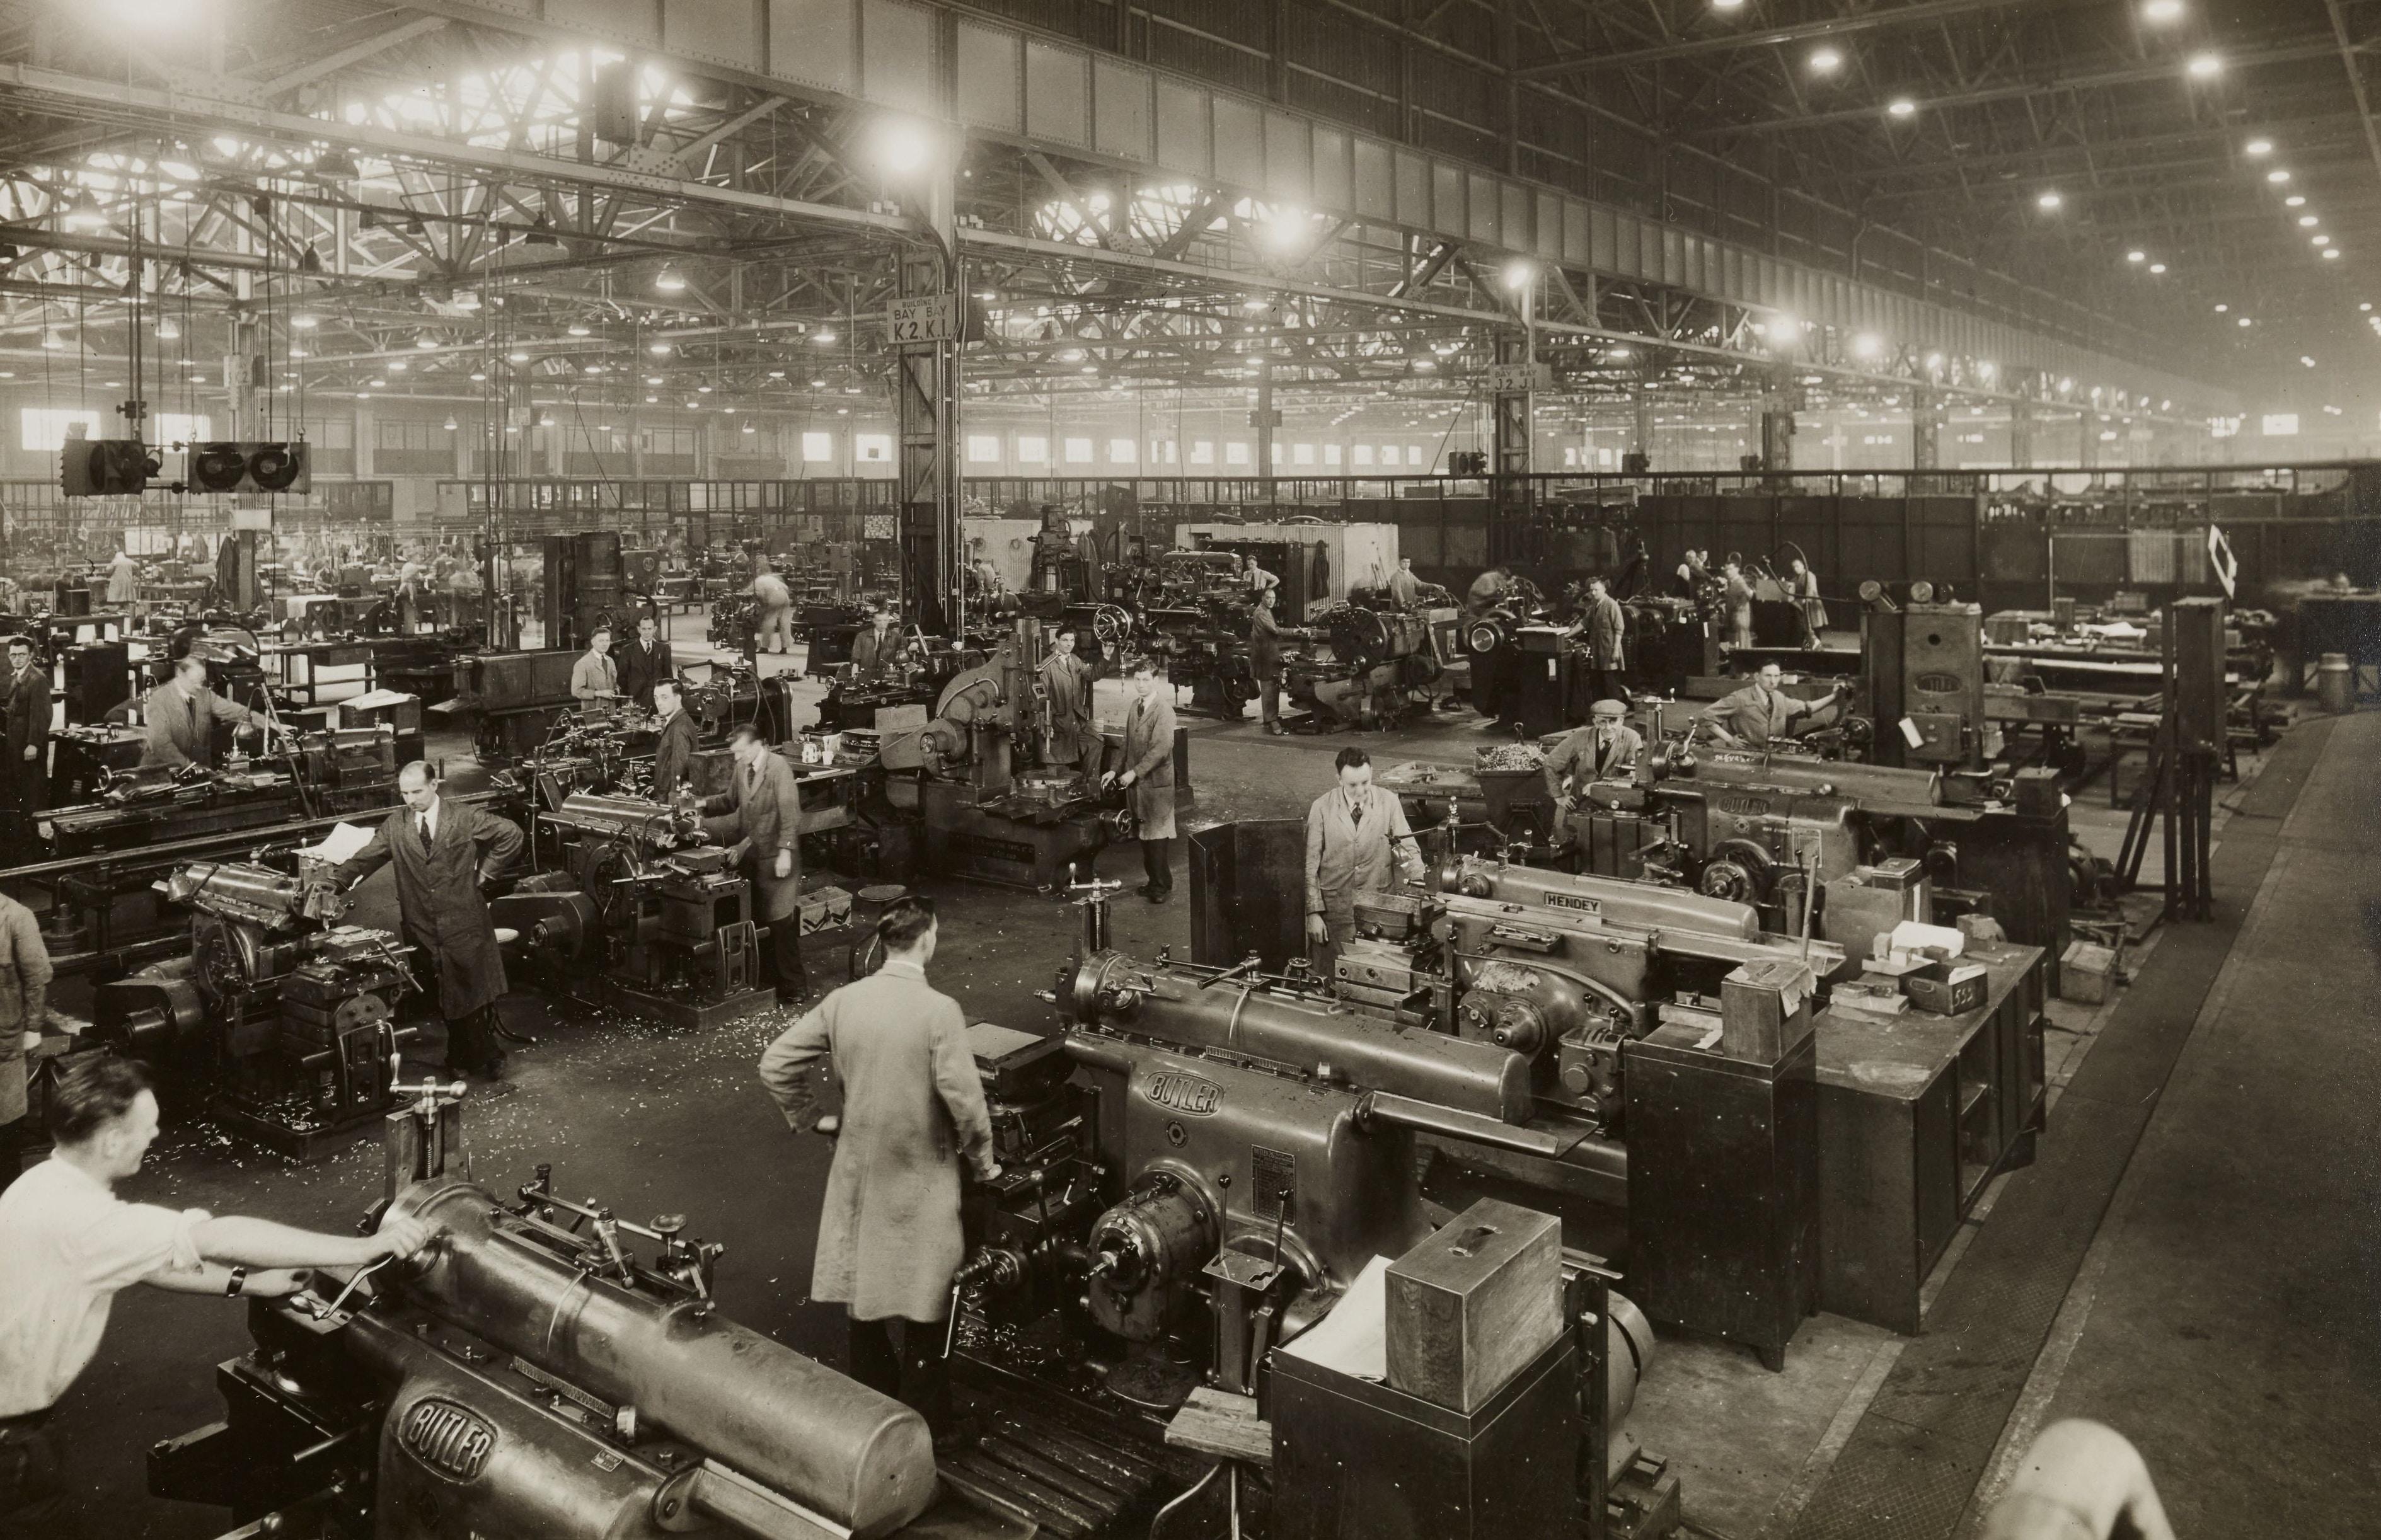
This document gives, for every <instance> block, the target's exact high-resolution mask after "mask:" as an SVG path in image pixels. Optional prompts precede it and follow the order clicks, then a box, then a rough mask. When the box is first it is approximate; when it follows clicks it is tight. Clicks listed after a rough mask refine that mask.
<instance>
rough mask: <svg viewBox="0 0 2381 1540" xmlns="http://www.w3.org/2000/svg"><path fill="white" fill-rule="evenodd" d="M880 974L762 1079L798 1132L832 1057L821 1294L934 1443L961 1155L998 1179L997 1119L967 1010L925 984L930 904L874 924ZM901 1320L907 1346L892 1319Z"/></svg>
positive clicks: (869, 1369) (785, 1049)
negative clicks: (987, 1099)
mask: <svg viewBox="0 0 2381 1540" xmlns="http://www.w3.org/2000/svg"><path fill="white" fill-rule="evenodd" d="M876 935H877V939H878V940H879V941H881V942H882V943H883V944H884V948H885V965H884V967H883V968H881V969H880V970H878V971H877V972H874V973H873V974H871V975H869V976H868V977H866V978H864V979H860V980H856V981H855V982H853V983H851V984H845V985H844V986H843V987H842V988H840V989H837V990H835V991H834V992H833V993H831V994H829V995H828V996H827V997H826V998H825V999H824V1000H821V1001H820V1002H819V1003H818V1004H817V1005H816V1006H813V1007H812V1008H811V1009H810V1011H809V1012H808V1013H807V1014H805V1015H804V1016H803V1017H802V1019H801V1020H800V1021H797V1022H795V1023H794V1024H793V1026H792V1027H790V1028H788V1030H787V1032H786V1033H785V1034H784V1035H783V1036H781V1037H779V1038H778V1039H777V1040H776V1041H775V1042H774V1043H772V1044H770V1045H769V1046H768V1049H767V1050H766V1051H765V1052H764V1053H763V1054H762V1056H761V1083H762V1084H763V1085H765V1086H767V1087H768V1089H769V1094H770V1095H771V1096H772V1097H774V1098H775V1100H776V1103H777V1106H778V1107H779V1108H780V1109H782V1110H783V1111H784V1113H785V1115H786V1122H787V1124H788V1126H789V1127H791V1128H792V1129H793V1130H794V1131H796V1132H801V1131H805V1126H806V1125H807V1124H809V1122H810V1113H811V1110H812V1105H813V1094H812V1083H811V1078H810V1074H809V1067H810V1065H812V1063H813V1062H815V1061H816V1060H818V1059H819V1058H821V1057H824V1058H825V1059H826V1060H827V1062H828V1065H829V1067H830V1069H831V1070H832V1072H833V1074H834V1076H835V1078H836V1082H837V1083H838V1084H839V1085H840V1087H841V1089H842V1094H843V1110H842V1112H841V1114H840V1115H839V1116H837V1117H834V1118H821V1119H819V1121H818V1123H817V1124H816V1125H815V1126H816V1127H817V1128H818V1129H819V1131H821V1132H824V1133H830V1134H833V1135H834V1136H835V1140H836V1146H835V1161H834V1164H833V1165H831V1166H830V1167H828V1168H827V1175H826V1198H825V1201H824V1203H823V1204H821V1206H820V1210H819V1229H818V1252H817V1257H816V1260H815V1261H814V1262H813V1263H812V1267H811V1298H812V1299H814V1300H824V1301H826V1302H831V1303H835V1304H840V1305H842V1306H843V1307H844V1310H845V1313H846V1314H847V1316H848V1317H849V1331H850V1342H851V1377H852V1378H854V1379H856V1380H858V1381H860V1382H861V1384H862V1385H865V1386H868V1387H871V1388H873V1389H876V1390H880V1391H882V1392H884V1393H885V1395H888V1396H895V1397H897V1398H899V1399H901V1400H903V1401H905V1402H907V1403H908V1404H909V1405H910V1406H911V1407H914V1408H915V1409H916V1410H917V1411H918V1412H919V1414H920V1415H922V1416H923V1417H924V1418H925V1419H926V1425H927V1426H928V1427H930V1428H932V1429H934V1432H936V1433H937V1434H940V1433H943V1432H945V1431H946V1429H947V1427H948V1425H949V1422H950V1381H949V1378H948V1375H947V1371H946V1369H945V1367H944V1360H943V1356H942V1348H943V1338H944V1334H945V1331H946V1327H945V1326H944V1325H943V1322H944V1320H945V1318H946V1315H947V1314H948V1313H949V1311H950V1308H951V1282H952V1279H953V1277H954V1276H955V1275H957V1273H958V1272H959V1264H960V1263H961V1262H962V1261H963V1260H965V1257H966V1252H967V1242H966V1240H965V1238H964V1237H963V1236H962V1235H961V1233H960V1230H959V1160H960V1158H961V1156H962V1155H964V1156H965V1158H966V1160H967V1162H968V1164H969V1165H970V1166H971V1167H973V1168H974V1170H975V1173H976V1176H977V1177H978V1178H979V1179H982V1180H984V1181H990V1180H992V1179H995V1178H996V1177H998V1176H999V1175H1000V1167H999V1165H998V1164H997V1163H996V1162H995V1160H994V1159H993V1155H992V1118H991V1115H990V1113H989V1112H988V1111H987V1110H986V1108H985V1106H984V1100H983V1082H982V1081H981V1080H980V1079H979V1078H978V1076H977V1074H976V1069H975V1060H974V1058H973V1057H971V1055H970V1054H969V1052H968V1046H967V1018H966V1017H965V1016H964V1015H962V1014H961V1013H960V1010H959V1002H958V1001H956V1000H954V999H952V998H951V997H950V996H947V995H945V994H942V993H941V992H940V991H938V990H936V989H934V987H933V986H931V985H930V984H927V983H926V964H927V963H928V962H929V961H931V960H932V959H933V958H934V940H935V927H934V900H933V899H931V898H902V899H899V900H897V901H896V902H894V903H893V904H890V905H888V906H887V907H886V909H885V914H884V917H883V918H882V919H880V920H878V921H877V923H876ZM895 1321H899V1322H901V1323H902V1326H901V1340H900V1343H899V1346H898V1350H896V1347H895V1344H894V1341H893V1334H892V1331H891V1330H890V1327H891V1326H892V1323H893V1322H895Z"/></svg>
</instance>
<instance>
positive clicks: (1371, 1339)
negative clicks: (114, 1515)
mask: <svg viewBox="0 0 2381 1540" xmlns="http://www.w3.org/2000/svg"><path fill="white" fill-rule="evenodd" d="M1388 1276H1389V1259H1388V1258H1387V1257H1385V1256H1376V1257H1374V1258H1373V1260H1372V1261H1370V1262H1368V1263H1366V1264H1364V1270H1363V1271H1362V1272H1361V1273H1359V1274H1357V1275H1356V1281H1355V1282H1353V1283H1351V1284H1349V1286H1348V1292H1347V1293H1345V1294H1342V1295H1341V1296H1340V1297H1339V1302H1338V1303H1337V1304H1336V1305H1333V1306H1332V1307H1331V1314H1328V1315H1325V1317H1323V1319H1322V1320H1321V1321H1319V1322H1317V1323H1316V1324H1315V1325H1314V1326H1312V1327H1310V1328H1308V1330H1307V1332H1306V1334H1305V1335H1304V1336H1302V1337H1300V1338H1298V1340H1297V1341H1295V1342H1292V1343H1290V1344H1289V1345H1288V1346H1287V1347H1285V1348H1283V1349H1282V1350H1281V1351H1283V1352H1286V1353H1294V1354H1296V1355H1297V1356H1298V1357H1300V1358H1302V1359H1304V1360H1306V1361H1307V1362H1308V1363H1320V1364H1322V1365H1323V1366H1324V1367H1325V1368H1326V1369H1337V1370H1338V1371H1339V1372H1340V1373H1341V1374H1343V1375H1355V1376H1356V1377H1357V1378H1358V1379H1368V1380H1373V1381H1375V1382H1379V1381H1383V1380H1386V1379H1387V1378H1388V1377H1389V1331H1388V1303H1387V1302H1388V1287H1387V1279H1388Z"/></svg>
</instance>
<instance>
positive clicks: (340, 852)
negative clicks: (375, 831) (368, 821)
mask: <svg viewBox="0 0 2381 1540" xmlns="http://www.w3.org/2000/svg"><path fill="white" fill-rule="evenodd" d="M371 843H372V830H370V829H367V828H363V827H361V826H360V825H355V824H348V823H341V824H338V825H335V826H334V827H333V828H332V830H331V832H330V833H328V834H326V835H324V837H323V842H322V843H321V844H320V845H308V846H305V847H303V848H302V849H299V852H298V853H299V855H304V856H311V857H313V858H314V859H315V860H316V861H324V862H330V863H331V864H332V865H334V866H336V865H337V864H338V863H339V862H343V861H347V860H349V859H350V858H352V857H353V856H354V855H355V853H356V852H357V851H358V850H360V849H363V848H364V847H365V846H367V845H369V844H371Z"/></svg>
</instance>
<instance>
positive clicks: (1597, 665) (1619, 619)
mask: <svg viewBox="0 0 2381 1540" xmlns="http://www.w3.org/2000/svg"><path fill="white" fill-rule="evenodd" d="M1580 621H1581V640H1583V641H1585V642H1586V643H1587V666H1588V669H1589V671H1590V672H1591V673H1593V675H1594V678H1593V680H1591V681H1590V683H1589V687H1588V688H1589V689H1590V690H1591V691H1593V698H1594V699H1596V700H1599V701H1602V700H1607V699H1610V698H1611V697H1613V696H1616V695H1618V694H1619V693H1620V692H1621V690H1622V688H1623V687H1622V682H1621V677H1620V676H1621V671H1622V669H1623V667H1624V666H1626V662H1627V660H1626V658H1625V657H1624V656H1623V654H1622V652H1621V642H1622V639H1623V638H1624V637H1625V636H1627V634H1628V631H1629V619H1628V617H1627V616H1626V615H1625V614H1623V613H1622V611H1621V608H1620V601H1619V600H1618V599H1616V598H1614V597H1613V596H1612V590H1611V585H1610V584H1609V583H1607V582H1606V581H1605V580H1604V578H1603V577H1602V576H1601V575H1598V576H1596V577H1593V578H1590V579H1588V580H1587V604H1586V606H1585V613H1584V614H1582V615H1581V617H1580Z"/></svg>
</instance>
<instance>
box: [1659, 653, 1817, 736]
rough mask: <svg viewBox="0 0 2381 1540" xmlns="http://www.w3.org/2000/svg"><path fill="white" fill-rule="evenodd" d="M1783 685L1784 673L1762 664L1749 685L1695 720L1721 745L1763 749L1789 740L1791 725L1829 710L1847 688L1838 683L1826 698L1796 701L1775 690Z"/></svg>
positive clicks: (1706, 708)
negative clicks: (1710, 731) (1707, 726)
mask: <svg viewBox="0 0 2381 1540" xmlns="http://www.w3.org/2000/svg"><path fill="white" fill-rule="evenodd" d="M1785 682H1786V673H1785V670H1783V669H1781V668H1779V667H1778V666H1777V665H1776V664H1774V663H1764V664H1763V665H1762V666H1761V672H1760V673H1758V674H1756V675H1754V676H1753V682H1752V683H1751V684H1749V685H1746V686H1745V687H1744V688H1743V689H1742V690H1740V691H1737V692H1736V693H1734V694H1733V695H1724V696H1722V697H1721V698H1720V699H1718V700H1716V701H1715V702H1713V703H1711V704H1710V705H1708V706H1706V707H1704V708H1703V715H1700V716H1698V717H1697V718H1696V720H1697V721H1699V722H1706V723H1709V724H1710V725H1711V728H1712V732H1713V734H1714V736H1716V738H1718V739H1719V740H1720V741H1721V742H1722V743H1726V744H1730V745H1733V746H1735V747H1739V748H1753V749H1765V748H1767V747H1769V746H1770V745H1771V744H1772V743H1776V742H1778V741H1781V740H1783V739H1787V738H1789V737H1790V736H1791V735H1792V732H1793V728H1794V725H1795V724H1796V723H1798V722H1801V720H1803V719H1804V718H1805V717H1815V716H1817V715H1820V714H1821V713H1823V712H1826V711H1831V710H1833V709H1834V708H1835V707H1836V706H1837V705H1838V703H1840V702H1841V701H1842V699H1843V697H1844V695H1845V693H1846V691H1848V690H1849V689H1850V687H1849V686H1847V685H1846V684H1844V683H1843V681H1841V680H1838V681H1837V683H1836V687H1835V691H1834V693H1832V694H1830V695H1828V696H1827V697H1826V699H1825V700H1822V701H1798V700H1796V699H1794V698H1793V697H1792V696H1790V695H1789V694H1787V693H1786V692H1785V691H1783V690H1782V689H1780V688H1779V687H1780V686H1781V685H1783V684H1784V683H1785Z"/></svg>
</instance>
